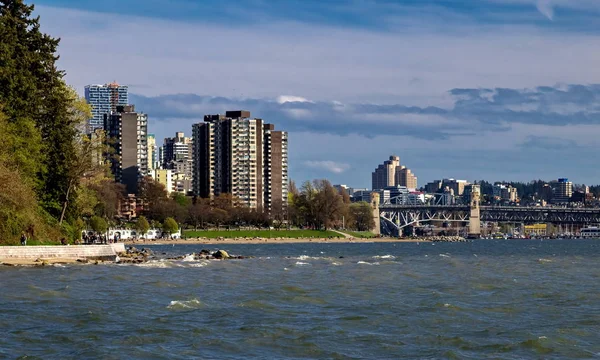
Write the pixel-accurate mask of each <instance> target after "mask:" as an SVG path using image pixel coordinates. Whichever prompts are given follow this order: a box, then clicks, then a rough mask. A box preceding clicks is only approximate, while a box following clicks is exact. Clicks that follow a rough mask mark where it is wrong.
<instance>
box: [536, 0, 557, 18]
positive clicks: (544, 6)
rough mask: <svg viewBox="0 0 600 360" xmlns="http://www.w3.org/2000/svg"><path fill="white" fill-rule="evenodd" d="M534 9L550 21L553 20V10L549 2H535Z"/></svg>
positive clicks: (545, 0)
mask: <svg viewBox="0 0 600 360" xmlns="http://www.w3.org/2000/svg"><path fill="white" fill-rule="evenodd" d="M536 7H537V9H538V10H539V12H541V13H542V15H544V16H545V17H547V18H548V19H550V20H553V19H554V9H553V8H552V2H551V0H537V3H536Z"/></svg>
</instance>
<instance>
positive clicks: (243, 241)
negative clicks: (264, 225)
mask: <svg viewBox="0 0 600 360" xmlns="http://www.w3.org/2000/svg"><path fill="white" fill-rule="evenodd" d="M421 242H431V240H427V239H418V238H415V239H399V238H341V237H340V238H331V239H324V238H193V239H173V240H167V239H159V240H138V241H135V240H130V241H125V245H171V244H177V245H185V244H188V245H215V244H227V245H231V244H240V245H252V244H256V245H258V244H354V243H356V244H360V243H421Z"/></svg>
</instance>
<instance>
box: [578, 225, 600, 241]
mask: <svg viewBox="0 0 600 360" xmlns="http://www.w3.org/2000/svg"><path fill="white" fill-rule="evenodd" d="M580 234H581V237H582V238H584V239H590V238H593V239H600V228H599V227H597V226H589V227H585V228H583V229H581V232H580Z"/></svg>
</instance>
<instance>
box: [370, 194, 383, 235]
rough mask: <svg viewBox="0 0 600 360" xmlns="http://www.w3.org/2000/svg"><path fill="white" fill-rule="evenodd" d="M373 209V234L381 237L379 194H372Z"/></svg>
mask: <svg viewBox="0 0 600 360" xmlns="http://www.w3.org/2000/svg"><path fill="white" fill-rule="evenodd" d="M371 208H372V209H373V212H372V214H373V222H374V225H373V229H372V230H371V232H372V233H373V234H375V235H377V236H379V235H381V219H380V218H379V193H376V192H372V193H371Z"/></svg>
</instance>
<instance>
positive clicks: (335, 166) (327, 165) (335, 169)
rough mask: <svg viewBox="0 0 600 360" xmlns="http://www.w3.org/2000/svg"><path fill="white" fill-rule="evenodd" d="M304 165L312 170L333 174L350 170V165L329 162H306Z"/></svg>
mask: <svg viewBox="0 0 600 360" xmlns="http://www.w3.org/2000/svg"><path fill="white" fill-rule="evenodd" d="M304 165H305V166H307V167H309V168H313V169H320V170H326V171H329V172H332V173H334V174H341V173H343V172H345V171H347V170H348V169H350V165H348V164H345V163H339V162H335V161H330V160H308V161H305V162H304Z"/></svg>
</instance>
